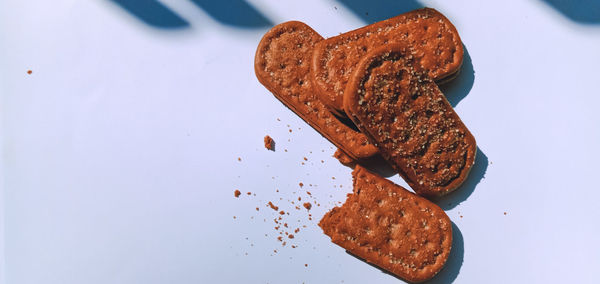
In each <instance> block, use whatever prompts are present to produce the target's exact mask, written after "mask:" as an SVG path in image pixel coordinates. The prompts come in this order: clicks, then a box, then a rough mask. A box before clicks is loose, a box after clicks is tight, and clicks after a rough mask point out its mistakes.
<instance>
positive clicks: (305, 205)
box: [303, 202, 312, 210]
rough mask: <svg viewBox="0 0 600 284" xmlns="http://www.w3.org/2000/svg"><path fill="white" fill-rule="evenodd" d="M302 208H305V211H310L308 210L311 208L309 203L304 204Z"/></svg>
mask: <svg viewBox="0 0 600 284" xmlns="http://www.w3.org/2000/svg"><path fill="white" fill-rule="evenodd" d="M303 205H304V208H306V210H310V208H312V204H310V202H304V204H303Z"/></svg>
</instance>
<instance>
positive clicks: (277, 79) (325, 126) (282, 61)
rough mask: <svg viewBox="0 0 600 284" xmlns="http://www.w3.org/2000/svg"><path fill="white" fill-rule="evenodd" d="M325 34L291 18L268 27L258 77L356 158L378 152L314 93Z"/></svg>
mask: <svg viewBox="0 0 600 284" xmlns="http://www.w3.org/2000/svg"><path fill="white" fill-rule="evenodd" d="M322 39H323V38H322V37H321V36H320V35H319V34H318V33H316V32H315V31H314V30H313V29H312V28H310V27H309V26H307V25H306V24H304V23H301V22H297V21H291V22H286V23H283V24H279V25H277V26H275V27H273V28H272V29H271V30H270V31H268V32H267V33H266V34H265V35H264V36H263V38H262V40H261V41H260V43H259V45H258V48H257V50H256V56H255V59H254V71H255V73H256V77H257V78H258V80H259V81H260V83H262V84H263V85H264V86H265V87H266V88H267V89H268V90H269V91H271V92H272V93H273V95H275V97H276V98H277V99H279V100H280V101H281V102H282V103H283V104H284V105H286V106H287V107H288V108H290V109H291V110H292V111H294V112H295V113H296V114H297V115H298V116H300V117H301V118H302V119H303V120H304V121H306V123H308V124H309V125H310V126H312V127H313V128H314V129H315V130H317V131H318V132H319V133H320V134H321V135H323V136H324V137H325V138H327V139H328V140H329V141H331V142H332V143H333V144H335V145H336V146H337V147H338V148H340V149H342V150H343V151H344V152H345V153H347V154H348V155H349V156H350V157H352V158H353V159H358V160H360V159H364V158H367V157H371V156H373V155H375V154H376V153H377V149H376V148H375V146H373V145H372V144H370V143H369V141H368V140H367V138H366V137H365V136H364V135H363V134H362V133H359V132H357V131H355V130H352V129H351V128H349V127H348V126H346V125H345V124H343V123H342V122H341V121H339V120H338V119H337V118H336V117H335V116H334V115H333V114H332V113H331V112H329V110H328V109H327V107H325V105H323V103H321V101H319V99H318V97H317V96H316V95H315V94H314V92H313V88H312V82H311V79H310V76H309V75H310V66H309V65H310V59H311V55H312V51H313V48H314V46H315V44H316V43H318V42H319V41H321V40H322Z"/></svg>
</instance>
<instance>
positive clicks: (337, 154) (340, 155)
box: [333, 148, 356, 168]
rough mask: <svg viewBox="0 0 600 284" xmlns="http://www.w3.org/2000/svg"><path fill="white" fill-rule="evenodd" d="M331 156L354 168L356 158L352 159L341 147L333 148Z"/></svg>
mask: <svg viewBox="0 0 600 284" xmlns="http://www.w3.org/2000/svg"><path fill="white" fill-rule="evenodd" d="M333 157H334V158H336V159H337V160H338V161H340V163H341V164H342V165H344V166H346V167H350V168H354V166H355V165H356V160H354V159H352V158H351V157H350V156H348V154H346V153H344V151H342V150H341V149H339V148H338V149H337V150H335V153H333Z"/></svg>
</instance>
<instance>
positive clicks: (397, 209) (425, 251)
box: [319, 165, 452, 282]
mask: <svg viewBox="0 0 600 284" xmlns="http://www.w3.org/2000/svg"><path fill="white" fill-rule="evenodd" d="M352 177H353V179H354V192H353V193H352V194H348V198H347V200H346V202H345V203H344V204H343V205H342V206H341V207H335V208H333V209H332V210H331V211H329V212H328V213H326V214H325V216H323V218H322V219H321V221H320V222H319V226H320V227H321V228H322V229H323V232H324V233H325V234H326V235H328V236H329V237H331V241H332V242H333V243H335V244H337V245H339V246H341V247H342V248H344V249H346V250H347V251H348V252H349V253H351V254H353V255H355V256H357V257H359V258H361V259H363V260H365V261H367V262H369V263H372V264H374V265H376V266H378V267H379V268H381V269H383V270H386V271H388V272H390V273H392V274H394V275H396V276H398V277H400V278H402V279H404V280H406V281H409V282H422V281H425V280H428V279H431V278H432V277H433V276H435V275H436V274H437V273H438V272H439V271H440V270H441V269H442V268H443V267H444V264H445V263H446V260H447V259H448V256H449V255H450V250H451V248H452V223H451V222H450V219H449V218H448V216H447V215H446V213H444V211H443V210H442V209H440V207H438V206H437V205H435V204H434V203H432V202H430V201H428V200H427V199H424V198H422V197H419V196H417V195H415V194H414V193H411V192H409V191H408V190H406V189H404V188H402V187H401V186H399V185H396V184H394V183H392V182H391V181H388V180H386V179H385V178H382V177H381V176H378V175H376V174H374V173H371V172H369V171H367V170H366V169H365V168H363V167H361V166H360V165H357V166H356V168H355V170H354V171H353V172H352Z"/></svg>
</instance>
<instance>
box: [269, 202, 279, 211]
mask: <svg viewBox="0 0 600 284" xmlns="http://www.w3.org/2000/svg"><path fill="white" fill-rule="evenodd" d="M268 205H269V207H271V209H273V210H275V211H277V210H279V207H277V206H275V205H274V204H273V202H271V201H269V203H268Z"/></svg>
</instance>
